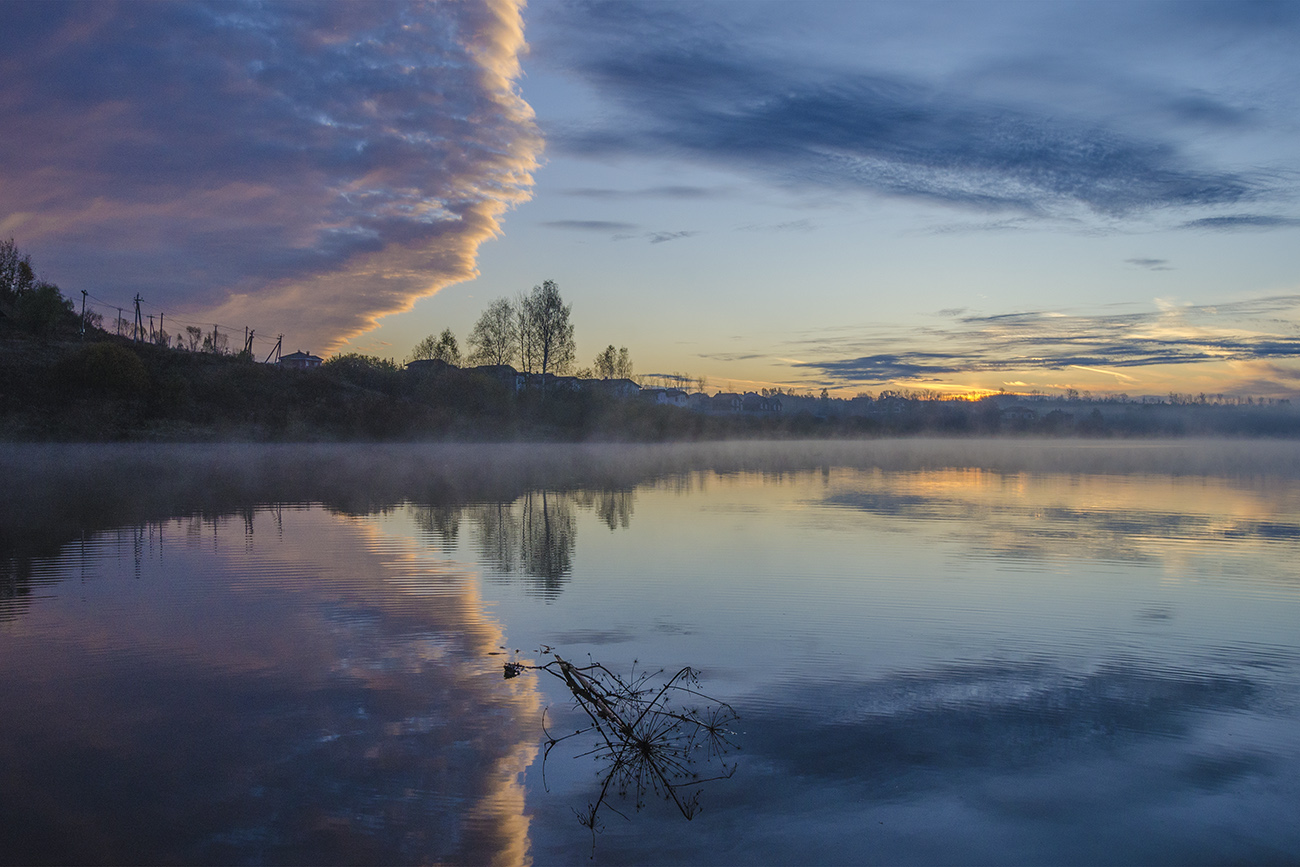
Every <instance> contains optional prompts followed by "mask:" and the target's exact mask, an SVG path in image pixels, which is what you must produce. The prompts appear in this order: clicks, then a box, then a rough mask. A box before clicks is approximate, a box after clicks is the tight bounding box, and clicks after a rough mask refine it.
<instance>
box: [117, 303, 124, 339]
mask: <svg viewBox="0 0 1300 867" xmlns="http://www.w3.org/2000/svg"><path fill="white" fill-rule="evenodd" d="M122 322H123V319H122V308H121V307H119V308H117V336H118V337H121V336H122Z"/></svg>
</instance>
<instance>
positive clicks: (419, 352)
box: [411, 328, 460, 367]
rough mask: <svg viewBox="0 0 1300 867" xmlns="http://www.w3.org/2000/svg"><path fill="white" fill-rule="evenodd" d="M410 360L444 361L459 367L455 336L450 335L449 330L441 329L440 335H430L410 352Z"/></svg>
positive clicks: (458, 349)
mask: <svg viewBox="0 0 1300 867" xmlns="http://www.w3.org/2000/svg"><path fill="white" fill-rule="evenodd" d="M411 360H412V361H424V360H434V361H445V362H446V363H447V364H450V365H453V366H455V367H460V347H459V346H458V345H457V344H456V335H455V334H452V333H451V329H450V328H444V329H442V333H441V334H439V335H438V336H437V337H434V336H433V335H432V334H430V335H429V336H428V337H426V338H424V339H423V340H421V341H420V342H419V343H417V344H416V345H415V348H414V349H412V350H411Z"/></svg>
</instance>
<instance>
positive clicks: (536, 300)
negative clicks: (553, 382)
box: [525, 280, 577, 375]
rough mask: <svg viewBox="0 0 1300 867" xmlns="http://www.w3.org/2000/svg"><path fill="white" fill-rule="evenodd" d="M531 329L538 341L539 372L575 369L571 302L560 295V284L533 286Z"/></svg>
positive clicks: (556, 372)
mask: <svg viewBox="0 0 1300 867" xmlns="http://www.w3.org/2000/svg"><path fill="white" fill-rule="evenodd" d="M525 305H526V308H527V312H528V323H529V328H530V330H531V332H532V336H533V340H534V341H535V346H534V352H535V353H536V356H537V357H536V359H535V361H536V363H538V364H540V370H538V372H539V373H541V374H543V375H545V374H547V373H554V374H564V373H568V372H569V370H571V369H572V368H573V360H574V356H575V355H576V354H577V348H576V346H575V344H574V341H573V324H572V323H571V322H569V312H570V310H572V305H569V304H565V303H564V299H563V298H561V297H560V287H559V286H558V285H557V284H556V283H555V281H554V280H546V281H545V282H543V283H542V285H541V286H534V287H533V292H532V294H531V295H529V296H528V299H527V301H526V302H525Z"/></svg>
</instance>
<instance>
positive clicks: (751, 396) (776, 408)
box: [741, 391, 781, 413]
mask: <svg viewBox="0 0 1300 867" xmlns="http://www.w3.org/2000/svg"><path fill="white" fill-rule="evenodd" d="M742 401H743V402H742V404H741V406H742V408H743V409H744V411H745V412H758V413H769V412H780V411H781V398H780V397H778V396H777V395H775V394H773V395H766V394H756V393H754V392H752V391H747V392H745V396H744V398H743V399H742Z"/></svg>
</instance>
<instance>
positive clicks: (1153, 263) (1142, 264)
mask: <svg viewBox="0 0 1300 867" xmlns="http://www.w3.org/2000/svg"><path fill="white" fill-rule="evenodd" d="M1124 261H1125V262H1127V263H1129V264H1130V265H1136V266H1138V267H1139V268H1146V269H1147V270H1150V271H1172V270H1174V269H1173V268H1171V267H1170V266H1169V260H1168V259H1125V260H1124Z"/></svg>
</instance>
